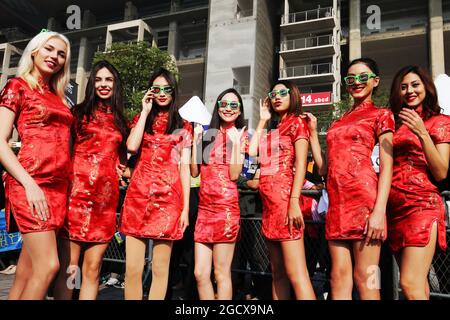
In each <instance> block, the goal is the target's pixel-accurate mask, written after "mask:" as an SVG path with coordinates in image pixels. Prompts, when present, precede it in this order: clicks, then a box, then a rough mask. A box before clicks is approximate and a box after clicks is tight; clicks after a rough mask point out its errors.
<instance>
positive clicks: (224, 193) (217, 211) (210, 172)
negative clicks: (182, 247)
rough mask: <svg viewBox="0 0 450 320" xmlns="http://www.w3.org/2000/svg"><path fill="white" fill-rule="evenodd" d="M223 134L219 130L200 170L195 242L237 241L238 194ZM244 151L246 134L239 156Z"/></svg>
mask: <svg viewBox="0 0 450 320" xmlns="http://www.w3.org/2000/svg"><path fill="white" fill-rule="evenodd" d="M239 130H240V129H239ZM226 132H227V130H225V129H221V130H219V131H218V133H217V136H216V139H215V141H214V143H213V145H212V148H211V150H210V154H209V159H208V163H207V164H202V165H201V167H200V177H201V181H200V193H199V199H200V200H199V201H200V202H199V206H198V216H197V222H196V224H195V233H194V240H195V241H196V242H201V243H222V242H235V241H236V240H237V238H238V234H239V228H240V226H239V225H240V210H239V192H238V189H237V185H236V182H235V181H231V179H230V162H231V147H232V143H231V142H230V141H229V139H227V133H226ZM227 144H228V149H227ZM245 152H248V135H247V134H244V135H243V136H242V139H241V153H245ZM224 160H225V161H224Z"/></svg>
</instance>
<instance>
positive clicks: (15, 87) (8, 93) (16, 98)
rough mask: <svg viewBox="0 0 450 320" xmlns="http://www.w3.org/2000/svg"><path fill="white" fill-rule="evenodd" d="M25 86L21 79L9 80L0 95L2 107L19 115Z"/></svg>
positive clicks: (0, 105)
mask: <svg viewBox="0 0 450 320" xmlns="http://www.w3.org/2000/svg"><path fill="white" fill-rule="evenodd" d="M24 89H25V88H24V86H23V84H22V83H21V82H20V80H19V79H17V78H13V79H11V80H9V81H8V82H7V83H6V85H5V87H4V88H3V90H2V92H1V93H0V107H5V108H8V109H9V110H11V111H12V112H14V113H15V114H18V113H19V112H20V111H21V108H22V95H23V91H24Z"/></svg>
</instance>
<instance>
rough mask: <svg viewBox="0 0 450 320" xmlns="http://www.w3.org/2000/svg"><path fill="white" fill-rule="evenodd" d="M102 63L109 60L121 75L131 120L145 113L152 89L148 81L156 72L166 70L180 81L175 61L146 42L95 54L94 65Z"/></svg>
mask: <svg viewBox="0 0 450 320" xmlns="http://www.w3.org/2000/svg"><path fill="white" fill-rule="evenodd" d="M100 60H107V61H108V62H110V63H111V64H112V65H114V67H116V69H117V70H118V71H119V73H120V77H121V79H122V84H123V90H124V98H125V99H124V100H125V115H126V116H127V118H128V119H131V118H132V117H133V116H134V115H135V114H136V113H137V112H139V110H140V109H141V100H142V97H143V95H144V93H145V91H146V90H147V89H148V79H149V78H150V76H151V74H152V72H153V71H154V70H155V69H156V68H158V67H164V68H166V69H167V70H169V71H171V72H172V73H173V74H174V75H175V77H176V78H177V79H179V72H178V68H177V66H176V63H175V61H174V60H173V59H172V57H171V56H170V55H169V54H168V53H167V52H166V51H162V50H160V49H158V48H156V47H152V46H151V45H150V43H148V42H145V41H140V42H130V43H123V42H117V43H113V44H112V46H111V48H109V49H108V50H107V51H106V52H96V53H95V55H94V59H93V63H96V62H97V61H100Z"/></svg>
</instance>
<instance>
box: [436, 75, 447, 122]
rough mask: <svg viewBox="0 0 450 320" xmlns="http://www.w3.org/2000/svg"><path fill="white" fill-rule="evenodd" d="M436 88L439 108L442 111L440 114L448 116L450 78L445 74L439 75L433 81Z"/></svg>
mask: <svg viewBox="0 0 450 320" xmlns="http://www.w3.org/2000/svg"><path fill="white" fill-rule="evenodd" d="M434 84H435V86H436V90H437V94H438V100H439V106H440V107H441V108H442V109H443V111H442V113H443V114H446V115H450V77H449V76H448V75H446V74H440V75H438V76H437V77H436V79H435V80H434Z"/></svg>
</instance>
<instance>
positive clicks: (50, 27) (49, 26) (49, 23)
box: [47, 17, 58, 31]
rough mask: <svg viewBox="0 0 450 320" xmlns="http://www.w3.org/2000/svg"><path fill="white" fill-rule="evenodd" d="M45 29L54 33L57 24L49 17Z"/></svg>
mask: <svg viewBox="0 0 450 320" xmlns="http://www.w3.org/2000/svg"><path fill="white" fill-rule="evenodd" d="M47 29H48V30H50V31H56V30H58V22H57V21H56V19H55V18H53V17H50V18H48V20H47Z"/></svg>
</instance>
